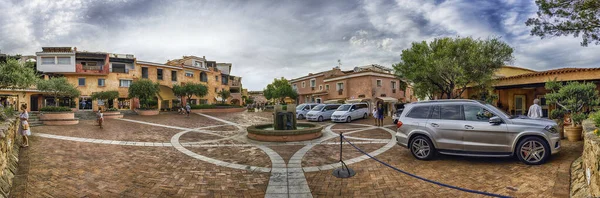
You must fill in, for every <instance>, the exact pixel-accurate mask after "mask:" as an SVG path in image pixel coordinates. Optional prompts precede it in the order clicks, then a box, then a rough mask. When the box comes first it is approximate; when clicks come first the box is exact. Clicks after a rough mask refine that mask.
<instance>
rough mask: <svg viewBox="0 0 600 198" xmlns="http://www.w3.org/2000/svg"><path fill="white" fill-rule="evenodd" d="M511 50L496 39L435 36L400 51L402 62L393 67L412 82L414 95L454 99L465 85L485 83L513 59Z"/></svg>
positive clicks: (397, 72) (400, 75)
mask: <svg viewBox="0 0 600 198" xmlns="http://www.w3.org/2000/svg"><path fill="white" fill-rule="evenodd" d="M512 52H513V49H512V48H511V47H510V46H509V45H508V44H506V43H505V42H503V41H501V40H500V39H498V38H491V39H487V40H481V39H473V38H471V37H466V38H460V37H459V38H447V37H446V38H436V39H435V40H434V41H432V42H430V43H429V44H428V43H427V42H426V41H422V42H415V43H412V47H411V48H409V49H405V50H402V61H401V62H400V63H398V64H395V65H394V69H395V71H396V75H398V76H399V77H400V78H402V79H407V80H409V81H410V82H412V83H413V84H414V90H415V95H417V97H419V98H425V97H426V96H428V97H432V96H433V95H439V96H440V97H441V98H446V99H454V98H460V97H461V95H462V94H463V92H464V91H465V90H466V89H467V87H468V86H473V85H478V84H479V83H481V82H488V81H489V80H490V79H491V78H492V75H493V74H494V72H495V71H496V70H498V69H499V68H500V66H502V65H504V64H505V62H508V61H511V60H512Z"/></svg>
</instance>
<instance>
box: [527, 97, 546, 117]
mask: <svg viewBox="0 0 600 198" xmlns="http://www.w3.org/2000/svg"><path fill="white" fill-rule="evenodd" d="M539 104H540V100H539V99H537V98H536V99H535V100H533V105H531V106H530V107H529V111H527V117H530V118H534V119H537V118H541V117H542V115H543V114H542V107H540V105H539Z"/></svg>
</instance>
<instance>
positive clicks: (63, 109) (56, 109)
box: [40, 106, 71, 112]
mask: <svg viewBox="0 0 600 198" xmlns="http://www.w3.org/2000/svg"><path fill="white" fill-rule="evenodd" d="M40 111H45V112H70V111H71V108H69V107H53V106H47V107H42V108H41V109H40Z"/></svg>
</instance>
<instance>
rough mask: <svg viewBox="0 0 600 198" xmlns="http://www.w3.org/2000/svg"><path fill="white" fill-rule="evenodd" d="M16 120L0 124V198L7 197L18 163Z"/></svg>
mask: <svg viewBox="0 0 600 198" xmlns="http://www.w3.org/2000/svg"><path fill="white" fill-rule="evenodd" d="M18 123H19V122H18V120H14V119H13V120H10V121H7V122H0V197H8V194H9V193H10V189H11V186H12V184H13V178H14V177H15V173H16V172H17V162H18V161H19V158H18V156H19V148H20V147H19V145H21V144H20V143H21V136H20V135H18V133H17V130H18V128H19V127H18V126H19V125H18Z"/></svg>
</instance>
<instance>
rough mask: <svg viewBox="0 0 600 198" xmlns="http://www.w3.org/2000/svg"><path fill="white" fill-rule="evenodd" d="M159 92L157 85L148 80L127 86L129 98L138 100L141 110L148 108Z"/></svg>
mask: <svg viewBox="0 0 600 198" xmlns="http://www.w3.org/2000/svg"><path fill="white" fill-rule="evenodd" d="M159 91H160V88H159V84H158V83H154V82H152V81H150V80H148V79H141V80H138V81H134V82H133V83H131V85H130V86H129V98H138V99H139V100H140V104H141V105H142V108H150V103H151V102H150V101H151V100H152V99H153V98H154V96H156V94H158V92H159Z"/></svg>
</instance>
